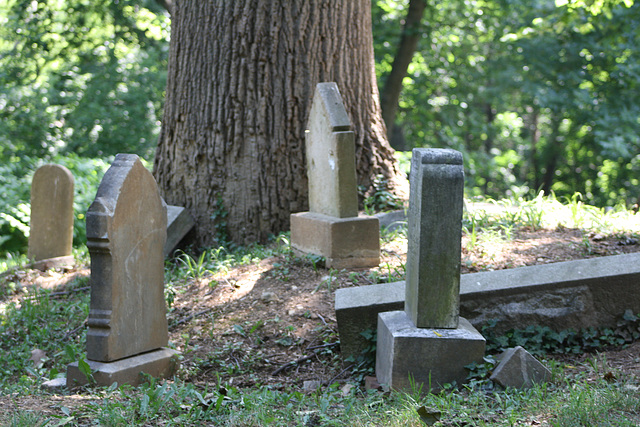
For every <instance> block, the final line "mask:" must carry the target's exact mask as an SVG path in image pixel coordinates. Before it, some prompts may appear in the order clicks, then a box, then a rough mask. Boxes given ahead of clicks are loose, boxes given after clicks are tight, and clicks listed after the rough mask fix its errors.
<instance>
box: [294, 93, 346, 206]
mask: <svg viewBox="0 0 640 427" xmlns="http://www.w3.org/2000/svg"><path fill="white" fill-rule="evenodd" d="M306 156H307V176H308V178H309V211H310V212H315V213H319V214H323V215H328V216H332V217H336V218H347V217H356V216H358V193H357V186H356V169H355V167H356V166H355V165H356V162H355V139H354V133H353V131H352V130H351V122H350V121H349V116H348V115H347V112H346V110H345V108H344V104H343V102H342V97H341V96H340V92H339V91H338V85H336V84H335V83H333V82H330V83H318V85H317V86H316V91H315V94H314V97H313V101H312V103H311V110H310V112H309V121H308V131H307V133H306Z"/></svg>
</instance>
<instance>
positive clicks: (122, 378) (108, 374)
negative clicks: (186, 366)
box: [67, 348, 179, 388]
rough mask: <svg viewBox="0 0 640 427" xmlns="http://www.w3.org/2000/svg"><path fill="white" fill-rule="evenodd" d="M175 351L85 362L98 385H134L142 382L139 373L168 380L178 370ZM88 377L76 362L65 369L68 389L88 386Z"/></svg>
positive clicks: (164, 349) (162, 349) (155, 351)
mask: <svg viewBox="0 0 640 427" xmlns="http://www.w3.org/2000/svg"><path fill="white" fill-rule="evenodd" d="M178 354H179V353H178V352H177V351H175V350H171V349H168V348H160V349H158V350H154V351H150V352H148V353H144V354H139V355H137V356H131V357H127V358H125V359H120V360H116V361H115V362H108V363H107V362H96V361H93V360H87V363H88V364H89V366H90V367H91V371H92V372H93V378H94V379H95V381H96V384H97V385H99V386H110V385H111V384H113V383H114V382H117V383H118V385H121V384H130V385H132V386H137V385H139V384H140V383H142V382H143V381H144V377H143V376H142V375H140V374H141V373H145V374H149V375H151V376H152V377H156V378H168V377H170V376H171V375H173V374H174V373H175V371H176V370H177V369H178V366H179V362H178ZM88 383H89V380H88V379H87V377H86V376H85V375H84V374H83V373H82V372H80V369H79V368H78V362H74V363H71V364H70V365H68V366H67V387H68V388H71V387H77V386H80V385H84V384H88Z"/></svg>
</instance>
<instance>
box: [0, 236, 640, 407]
mask: <svg viewBox="0 0 640 427" xmlns="http://www.w3.org/2000/svg"><path fill="white" fill-rule="evenodd" d="M462 247H463V256H462V273H468V272H474V271H480V270H487V269H494V270H495V269H504V268H514V267H519V266H524V265H534V264H540V263H550V262H559V261H566V260H572V259H578V258H587V257H594V256H605V255H615V254H621V253H629V252H637V251H640V245H639V244H638V242H637V241H636V240H635V239H634V238H633V237H631V236H624V235H617V236H604V235H597V234H586V235H585V234H584V233H583V232H582V231H580V230H572V229H566V228H564V229H557V230H537V231H533V230H520V231H517V232H514V234H513V235H512V236H511V238H510V239H505V238H504V236H502V237H501V236H499V235H496V236H493V238H491V239H486V238H484V239H478V240H477V241H475V242H471V241H470V239H469V238H468V237H464V239H463V242H462ZM405 256H406V241H403V240H401V239H396V240H394V241H392V242H390V243H387V244H384V245H383V248H382V262H381V264H380V266H379V267H378V268H376V269H364V270H350V271H346V270H343V271H334V270H327V269H324V268H321V267H314V266H313V265H312V264H310V263H309V262H308V261H306V260H302V259H300V258H295V257H291V256H276V257H271V258H268V259H264V260H262V261H260V262H258V263H256V264H252V265H246V266H240V267H235V268H231V269H229V270H228V271H225V272H219V273H216V274H205V275H204V277H202V278H200V279H195V278H187V279H185V280H184V282H183V283H180V284H178V285H176V288H175V289H176V297H175V301H174V303H173V306H172V307H171V310H170V312H169V314H168V320H169V332H170V341H171V343H172V344H173V345H174V346H175V348H177V349H178V350H180V351H181V352H182V353H183V360H182V362H181V363H182V366H181V369H180V371H179V377H180V378H181V379H183V380H186V381H190V382H193V383H195V384H198V385H205V384H207V385H209V386H218V385H225V386H227V387H229V386H233V387H237V388H253V387H269V388H272V389H290V388H296V389H303V387H304V383H305V381H319V382H320V383H322V384H324V385H326V384H331V383H334V382H336V381H337V382H344V381H347V380H349V379H350V376H351V375H352V372H353V366H352V363H351V362H344V361H342V360H341V358H340V349H339V343H338V341H339V339H338V334H337V325H336V320H335V314H334V309H333V306H334V292H335V290H336V289H337V288H341V287H350V286H363V285H367V284H371V283H375V282H380V281H382V282H386V281H395V280H398V275H399V274H402V273H403V272H404V261H405ZM21 274H22V275H23V276H22V278H21V281H22V284H24V285H27V286H31V285H37V286H42V287H48V288H54V289H55V291H63V290H64V287H65V284H66V283H68V282H69V281H70V280H71V279H72V278H73V277H74V276H75V275H78V274H80V275H87V274H88V269H87V268H86V267H84V268H79V269H78V270H76V271H70V272H66V273H61V272H49V273H39V272H36V271H27V272H23V273H21ZM76 326H78V325H70V329H71V328H75V327H76ZM603 355H604V356H605V357H606V361H607V364H608V366H609V368H610V369H611V371H612V372H615V373H616V374H615V375H635V376H640V343H639V342H636V343H634V344H633V345H631V346H629V347H627V348H621V349H610V350H607V351H606V352H604V353H603ZM589 357H593V355H581V356H571V357H569V356H562V357H561V359H562V360H563V361H565V362H567V363H571V364H572V365H573V366H575V367H576V368H575V369H578V370H579V369H582V368H581V366H584V364H583V362H584V361H585V360H586V359H587V358H589ZM581 364H582V365H581ZM86 399H91V398H90V397H89V396H87V393H86V392H83V391H81V390H74V391H71V392H70V393H67V394H65V393H57V394H54V395H53V396H49V397H47V398H46V399H43V398H39V397H37V396H26V397H23V398H17V397H16V396H12V397H0V406H2V407H3V408H4V409H5V410H9V411H10V410H11V408H19V407H22V408H25V407H27V408H31V409H34V408H39V410H40V411H43V412H44V413H48V412H50V411H54V409H51V408H55V407H57V408H60V406H61V405H65V406H68V407H71V408H73V407H74V406H78V405H81V404H83V403H85V402H86ZM58 411H59V410H58Z"/></svg>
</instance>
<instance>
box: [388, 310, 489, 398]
mask: <svg viewBox="0 0 640 427" xmlns="http://www.w3.org/2000/svg"><path fill="white" fill-rule="evenodd" d="M484 349H485V339H484V338H483V337H482V335H480V333H479V332H478V331H477V330H476V329H475V328H474V327H473V326H471V324H470V323H469V322H468V321H467V320H466V319H464V318H460V321H459V326H458V328H455V329H452V328H416V327H415V325H414V324H413V321H412V320H411V319H410V318H409V316H408V314H407V313H406V312H405V311H392V312H386V313H380V315H379V316H378V342H377V353H376V376H377V380H378V382H379V383H380V384H383V385H386V386H388V387H390V388H393V389H401V390H411V382H414V383H415V384H417V385H418V386H420V385H422V387H423V389H422V391H423V392H424V393H427V392H429V391H437V390H439V389H441V388H442V387H443V386H444V384H451V383H453V382H455V383H457V384H458V385H460V384H462V383H464V382H465V380H466V378H467V375H468V372H467V370H466V369H465V366H466V365H468V364H470V363H472V362H474V361H475V362H477V361H478V360H482V358H483V357H484ZM410 378H411V379H410Z"/></svg>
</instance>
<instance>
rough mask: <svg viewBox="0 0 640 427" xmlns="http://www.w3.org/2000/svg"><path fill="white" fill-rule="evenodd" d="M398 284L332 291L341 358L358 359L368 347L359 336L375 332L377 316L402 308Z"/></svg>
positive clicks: (400, 288) (400, 287)
mask: <svg viewBox="0 0 640 427" xmlns="http://www.w3.org/2000/svg"><path fill="white" fill-rule="evenodd" d="M401 283H402V286H395V284H390V283H382V284H377V285H370V286H357V287H354V288H342V289H338V290H336V301H335V311H336V320H337V322H338V332H339V333H340V353H341V354H342V357H343V358H344V359H346V358H348V357H351V356H353V357H354V358H355V357H358V356H359V355H361V354H362V352H363V351H364V350H365V349H366V348H367V347H368V346H369V345H370V344H371V343H370V342H368V341H367V339H366V338H365V337H364V336H363V335H362V333H363V332H365V331H375V330H376V328H377V325H378V313H383V312H385V311H395V310H402V309H403V308H404V293H405V290H404V282H401Z"/></svg>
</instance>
